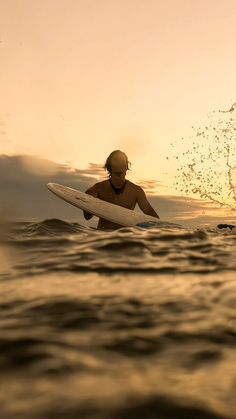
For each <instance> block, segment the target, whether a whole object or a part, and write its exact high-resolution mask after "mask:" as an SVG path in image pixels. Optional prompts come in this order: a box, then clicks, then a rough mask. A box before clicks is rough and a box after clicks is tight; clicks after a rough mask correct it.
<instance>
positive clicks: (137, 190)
mask: <svg viewBox="0 0 236 419" xmlns="http://www.w3.org/2000/svg"><path fill="white" fill-rule="evenodd" d="M127 182H128V185H129V188H130V189H131V190H132V191H133V192H135V193H136V194H138V193H140V192H141V191H142V188H141V186H139V185H136V184H135V183H133V182H131V181H130V180H127Z"/></svg>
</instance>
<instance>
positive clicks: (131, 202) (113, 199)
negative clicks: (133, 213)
mask: <svg viewBox="0 0 236 419" xmlns="http://www.w3.org/2000/svg"><path fill="white" fill-rule="evenodd" d="M99 198H100V199H103V200H104V201H107V202H110V203H111V204H116V205H120V206H121V207H124V208H129V209H132V210H133V209H134V207H135V205H136V192H135V191H134V190H132V188H130V187H129V185H126V187H125V189H124V191H123V192H122V193H120V194H117V193H116V192H115V191H114V190H113V189H112V188H111V187H110V185H107V187H106V188H104V190H101V191H100V192H99Z"/></svg>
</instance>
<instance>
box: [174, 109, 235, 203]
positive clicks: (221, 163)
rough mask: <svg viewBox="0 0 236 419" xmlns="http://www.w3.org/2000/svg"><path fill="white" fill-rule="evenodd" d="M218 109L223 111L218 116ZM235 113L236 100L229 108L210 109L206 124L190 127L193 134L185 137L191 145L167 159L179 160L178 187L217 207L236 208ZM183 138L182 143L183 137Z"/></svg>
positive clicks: (176, 180)
mask: <svg viewBox="0 0 236 419" xmlns="http://www.w3.org/2000/svg"><path fill="white" fill-rule="evenodd" d="M219 113H224V114H225V115H224V116H222V117H220V118H219ZM235 114H236V103H234V104H233V105H232V106H231V108H230V109H229V110H226V111H223V110H219V111H213V112H212V114H211V115H209V116H208V123H207V125H205V126H203V127H198V128H196V127H192V130H193V134H192V135H191V136H190V138H189V139H188V144H189V140H190V141H191V142H192V146H191V147H190V148H188V149H183V152H182V154H179V153H178V155H172V159H169V161H170V160H173V159H174V160H175V161H176V162H177V164H178V167H177V175H175V189H176V190H177V191H179V192H181V193H184V194H186V195H190V194H198V195H200V197H201V198H207V199H209V200H210V201H211V202H212V203H216V204H217V205H219V206H220V207H227V208H230V209H231V210H236V118H235ZM182 140H183V146H184V144H185V142H186V139H184V138H182ZM171 146H172V147H174V144H173V143H172V144H171ZM176 148H177V144H176ZM178 148H179V147H178ZM167 159H168V158H167Z"/></svg>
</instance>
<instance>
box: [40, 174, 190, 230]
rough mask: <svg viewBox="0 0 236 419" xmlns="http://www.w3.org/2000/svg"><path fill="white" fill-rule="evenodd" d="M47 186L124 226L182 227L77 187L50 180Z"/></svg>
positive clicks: (76, 204) (98, 215)
mask: <svg viewBox="0 0 236 419" xmlns="http://www.w3.org/2000/svg"><path fill="white" fill-rule="evenodd" d="M47 187H48V189H49V190H50V191H51V192H53V193H54V194H55V195H56V196H58V197H59V198H61V199H63V200H64V201H66V202H68V203H69V204H71V205H74V206H75V207H77V208H80V209H81V210H83V211H87V212H90V213H91V214H93V215H95V216H97V217H101V218H105V219H106V220H108V221H111V222H114V223H116V224H119V225H121V226H124V227H135V226H138V227H143V228H151V227H158V226H160V227H165V226H166V227H177V228H183V226H181V225H179V224H175V223H168V222H165V221H159V220H158V219H157V218H156V217H152V216H151V215H146V214H143V213H139V212H137V211H134V210H130V209H128V208H124V207H121V206H119V205H115V204H111V203H110V202H106V201H104V200H102V199H99V198H95V197H93V196H91V195H88V194H86V193H84V192H81V191H79V190H77V189H72V188H69V187H68V186H64V185H60V184H59V183H52V182H50V183H48V184H47Z"/></svg>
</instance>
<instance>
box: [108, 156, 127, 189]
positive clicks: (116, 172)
mask: <svg viewBox="0 0 236 419" xmlns="http://www.w3.org/2000/svg"><path fill="white" fill-rule="evenodd" d="M126 171H127V162H126V159H125V158H124V156H122V155H120V156H114V157H113V159H112V164H111V176H112V179H113V180H115V182H116V183H117V184H121V185H122V184H123V183H124V180H125V175H126Z"/></svg>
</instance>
